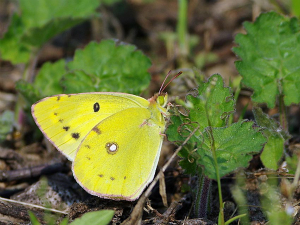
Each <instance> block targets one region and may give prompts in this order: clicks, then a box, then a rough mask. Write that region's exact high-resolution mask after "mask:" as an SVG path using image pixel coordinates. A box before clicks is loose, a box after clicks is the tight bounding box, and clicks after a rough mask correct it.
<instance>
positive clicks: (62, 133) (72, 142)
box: [31, 93, 149, 161]
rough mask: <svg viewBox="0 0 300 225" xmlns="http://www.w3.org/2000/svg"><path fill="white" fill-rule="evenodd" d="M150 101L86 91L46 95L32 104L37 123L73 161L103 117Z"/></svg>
mask: <svg viewBox="0 0 300 225" xmlns="http://www.w3.org/2000/svg"><path fill="white" fill-rule="evenodd" d="M148 105H149V102H148V101H147V100H146V99H143V98H141V97H138V96H135V95H130V94H124V93H82V94H72V95H57V96H52V97H48V98H44V99H42V100H40V101H39V102H37V103H35V104H34V105H33V106H32V109H31V110H32V115H33V117H34V119H35V122H36V123H37V125H38V126H39V128H40V129H41V131H42V132H43V133H44V135H45V136H46V137H47V138H48V139H49V141H50V142H52V143H53V144H54V145H55V146H56V148H57V149H58V150H60V151H61V152H62V153H63V154H64V155H65V156H66V157H68V159H69V160H71V161H73V160H74V158H75V153H76V151H77V149H78V147H79V145H80V143H81V142H82V140H83V139H84V138H85V137H86V135H87V134H88V133H89V132H90V131H91V130H92V129H93V128H94V127H95V126H96V125H97V124H98V123H99V122H101V121H102V120H104V119H105V118H107V117H110V116H111V115H114V114H116V113H118V112H120V111H123V110H125V109H128V108H137V107H138V108H146V107H147V106H148Z"/></svg>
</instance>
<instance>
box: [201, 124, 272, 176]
mask: <svg viewBox="0 0 300 225" xmlns="http://www.w3.org/2000/svg"><path fill="white" fill-rule="evenodd" d="M203 137H204V141H203V143H197V144H198V146H199V148H198V150H197V152H198V154H199V155H200V157H199V159H198V163H199V164H200V165H202V166H203V167H204V174H205V175H206V176H208V177H209V178H210V179H217V177H216V166H218V168H219V173H220V177H223V176H225V175H227V174H229V173H231V172H233V171H234V170H236V169H237V168H240V167H247V166H248V163H249V161H250V160H251V159H252V155H253V154H257V153H259V152H260V151H261V149H262V147H263V144H264V143H265V142H266V138H265V137H264V136H263V135H262V133H260V132H259V131H258V128H253V122H238V123H234V124H232V125H231V126H230V127H222V128H214V129H212V130H211V131H210V130H209V129H207V130H206V131H205V132H204V134H203ZM212 140H213V142H212ZM212 143H214V148H215V152H216V159H217V164H218V165H215V162H214V155H213V151H212V148H213V146H212Z"/></svg>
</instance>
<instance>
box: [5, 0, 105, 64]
mask: <svg viewBox="0 0 300 225" xmlns="http://www.w3.org/2000/svg"><path fill="white" fill-rule="evenodd" d="M99 4H100V1H99V0H90V1H89V2H88V3H87V2H86V1H85V0H77V1H73V0H51V1H47V0H20V11H21V12H22V14H21V17H19V16H18V15H14V16H13V17H12V21H11V24H10V27H9V29H8V32H7V33H6V34H5V36H4V38H3V39H2V40H0V49H1V57H2V59H5V60H9V61H11V62H12V63H14V64H17V63H27V62H28V61H29V58H30V54H35V52H36V51H37V50H38V48H40V47H41V46H42V45H43V44H44V43H45V42H47V41H48V40H49V39H50V38H52V37H54V36H56V35H57V34H59V33H61V32H62V31H65V30H67V29H69V28H71V27H73V26H75V25H77V24H79V23H81V22H83V21H84V20H87V19H89V18H91V16H93V15H95V14H96V11H95V10H96V8H97V7H98V6H99ZM36 9H39V10H36Z"/></svg>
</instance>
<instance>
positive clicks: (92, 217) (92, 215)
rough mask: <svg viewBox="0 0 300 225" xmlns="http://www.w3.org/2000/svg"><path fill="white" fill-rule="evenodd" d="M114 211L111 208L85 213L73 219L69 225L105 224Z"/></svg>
mask: <svg viewBox="0 0 300 225" xmlns="http://www.w3.org/2000/svg"><path fill="white" fill-rule="evenodd" d="M114 214H115V212H114V211H113V210H101V211H95V212H88V213H85V214H84V215H83V216H82V217H80V218H78V219H76V220H74V222H72V223H70V225H82V224H89V225H107V224H109V222H110V221H111V219H112V218H113V216H114Z"/></svg>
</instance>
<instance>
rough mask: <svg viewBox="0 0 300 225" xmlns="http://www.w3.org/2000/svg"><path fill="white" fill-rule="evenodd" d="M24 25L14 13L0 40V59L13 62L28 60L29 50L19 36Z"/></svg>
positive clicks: (22, 31)
mask: <svg viewBox="0 0 300 225" xmlns="http://www.w3.org/2000/svg"><path fill="white" fill-rule="evenodd" d="M24 30H25V27H24V25H23V23H22V21H21V18H20V17H19V16H18V15H17V14H14V15H13V16H12V18H11V22H10V26H9V28H8V31H7V32H6V33H5V35H4V37H3V38H2V39H1V40H0V54H1V59H3V60H8V61H11V63H13V64H18V63H26V62H28V61H29V58H30V54H31V50H30V48H29V47H28V46H26V45H24V43H20V36H21V34H22V33H24Z"/></svg>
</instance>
